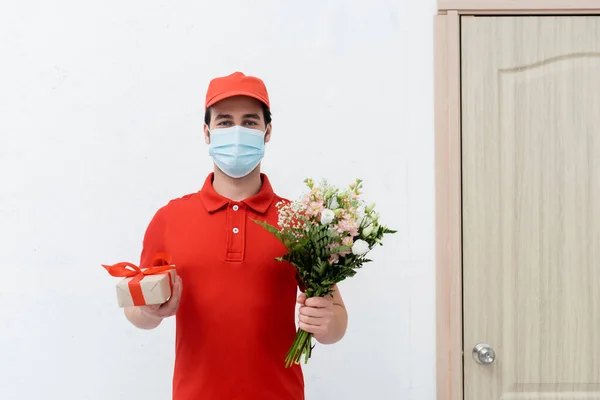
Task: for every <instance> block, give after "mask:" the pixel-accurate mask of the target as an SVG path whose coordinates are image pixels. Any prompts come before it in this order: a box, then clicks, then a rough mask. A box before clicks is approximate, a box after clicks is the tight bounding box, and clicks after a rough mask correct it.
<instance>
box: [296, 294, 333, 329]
mask: <svg viewBox="0 0 600 400" xmlns="http://www.w3.org/2000/svg"><path fill="white" fill-rule="evenodd" d="M298 303H300V312H299V315H298V321H299V323H298V325H299V326H300V329H302V330H303V331H305V332H309V333H312V334H313V336H314V338H315V339H317V340H318V338H322V337H326V336H327V334H328V333H329V331H330V328H331V324H332V322H333V317H334V313H333V297H331V296H324V297H311V298H309V299H307V298H306V294H304V293H302V294H301V295H300V296H298Z"/></svg>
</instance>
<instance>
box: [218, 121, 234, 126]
mask: <svg viewBox="0 0 600 400" xmlns="http://www.w3.org/2000/svg"><path fill="white" fill-rule="evenodd" d="M229 124H231V121H221V122H219V123H218V124H217V125H219V126H227V125H229Z"/></svg>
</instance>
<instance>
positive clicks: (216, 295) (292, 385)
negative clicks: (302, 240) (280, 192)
mask: <svg viewBox="0 0 600 400" xmlns="http://www.w3.org/2000/svg"><path fill="white" fill-rule="evenodd" d="M271 134H272V124H271V113H270V103H269V96H268V93H267V90H266V87H265V85H264V83H263V82H262V80H260V79H258V78H255V77H250V76H246V75H244V74H242V73H240V72H236V73H234V74H231V75H229V76H225V77H219V78H215V79H213V80H212V81H211V82H210V85H209V87H208V91H207V94H206V103H205V126H204V137H205V141H206V144H207V145H208V152H209V154H210V156H211V157H212V159H213V161H214V172H211V173H210V174H209V175H208V177H207V178H206V180H205V182H204V186H203V187H202V189H201V190H200V191H199V192H197V193H193V194H189V195H186V196H183V197H181V198H177V199H174V200H171V201H170V202H169V203H168V204H167V205H165V206H163V207H162V208H160V209H159V210H158V211H157V212H156V214H155V215H154V217H153V218H152V220H151V222H150V224H149V226H148V228H147V231H146V233H145V236H144V245H143V250H142V255H141V262H140V265H142V266H148V265H149V264H150V262H151V260H152V258H153V256H154V255H155V254H156V253H158V252H166V253H168V254H169V255H170V256H171V258H172V262H173V264H175V265H176V267H177V271H178V275H179V276H178V278H177V280H176V282H175V283H174V287H173V295H172V296H171V298H170V299H169V301H167V302H166V303H165V304H162V305H160V306H144V307H131V308H126V309H125V314H126V316H127V319H128V320H129V321H131V323H133V324H134V325H135V326H137V327H138V328H141V329H152V328H155V327H157V326H158V325H159V324H160V323H161V321H162V320H163V319H164V318H167V317H170V316H173V315H176V349H175V368H174V376H173V399H174V400H200V399H207V400H255V399H256V400H301V399H304V378H303V375H302V370H301V368H300V365H294V366H293V367H291V368H285V362H284V358H285V355H286V353H287V351H288V349H289V348H290V346H291V345H292V343H293V341H294V337H295V334H296V326H295V306H296V302H298V303H300V311H299V314H298V320H299V326H300V327H301V328H302V329H304V330H305V331H307V332H311V333H313V334H314V338H315V340H317V341H319V342H320V343H323V344H330V343H335V342H337V341H339V340H340V339H341V338H342V337H343V336H344V333H345V330H346V324H347V313H346V309H345V306H344V302H343V300H342V298H341V296H340V293H339V290H338V289H337V287H336V288H335V289H336V290H335V294H334V295H333V296H328V297H323V298H311V299H306V296H305V295H304V294H303V293H301V294H300V295H299V296H296V295H297V293H298V287H299V285H300V287H301V282H299V281H298V279H297V274H296V271H295V269H294V268H293V267H292V266H291V265H288V264H286V263H282V262H278V261H275V260H274V258H275V257H278V256H281V255H282V254H284V253H285V248H284V247H283V246H282V245H281V243H280V242H279V241H278V240H277V239H276V238H275V237H274V236H272V235H271V234H270V233H268V232H267V231H266V230H265V229H264V228H262V227H261V226H260V225H258V224H256V223H255V222H254V221H253V220H266V221H268V222H270V223H271V224H277V219H278V215H277V209H276V206H275V205H276V204H277V202H279V201H280V200H281V198H280V197H279V196H277V195H276V194H275V193H274V192H273V189H272V187H271V184H270V183H269V180H268V178H267V176H266V175H265V174H263V173H261V171H260V161H261V160H262V158H263V155H264V147H265V144H266V143H268V142H269V140H270V138H271ZM184 282H185V290H184V289H183V286H184Z"/></svg>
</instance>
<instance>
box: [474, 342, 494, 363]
mask: <svg viewBox="0 0 600 400" xmlns="http://www.w3.org/2000/svg"><path fill="white" fill-rule="evenodd" d="M473 358H474V359H475V361H477V362H478V363H479V364H491V363H493V362H494V360H495V359H496V353H495V352H494V349H492V347H491V346H490V345H489V344H485V343H479V344H478V345H477V346H475V347H473Z"/></svg>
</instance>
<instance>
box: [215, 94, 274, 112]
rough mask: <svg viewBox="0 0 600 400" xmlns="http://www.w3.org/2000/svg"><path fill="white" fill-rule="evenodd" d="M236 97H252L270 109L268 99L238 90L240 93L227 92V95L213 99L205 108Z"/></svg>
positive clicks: (220, 95)
mask: <svg viewBox="0 0 600 400" xmlns="http://www.w3.org/2000/svg"><path fill="white" fill-rule="evenodd" d="M234 96H248V97H252V98H253V99H256V100H258V101H260V102H261V103H263V104H264V105H266V106H267V107H269V102H268V101H267V99H264V98H263V97H261V96H259V95H257V94H256V93H252V92H247V91H243V90H238V91H232V92H227V93H221V94H219V95H217V96H215V97H213V98H212V99H210V100H209V101H208V102H207V103H206V105H205V108H208V107H210V106H212V105H214V104H215V103H218V102H219V101H221V100H225V99H228V98H230V97H234Z"/></svg>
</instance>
